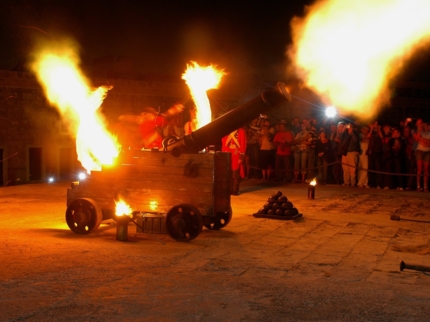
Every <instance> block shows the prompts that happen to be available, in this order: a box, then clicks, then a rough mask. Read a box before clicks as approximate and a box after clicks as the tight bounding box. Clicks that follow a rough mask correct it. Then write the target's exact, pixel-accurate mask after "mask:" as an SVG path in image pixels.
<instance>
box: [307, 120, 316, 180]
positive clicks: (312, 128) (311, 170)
mask: <svg viewBox="0 0 430 322" xmlns="http://www.w3.org/2000/svg"><path fill="white" fill-rule="evenodd" d="M308 131H309V133H310V135H311V137H312V140H311V141H310V143H309V152H308V179H309V180H312V179H313V178H315V177H316V173H317V169H316V168H315V165H316V164H315V160H316V158H315V156H316V153H315V147H316V141H317V140H318V135H317V120H316V119H310V120H309V124H308ZM309 180H308V181H309Z"/></svg>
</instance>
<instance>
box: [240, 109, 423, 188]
mask: <svg viewBox="0 0 430 322" xmlns="http://www.w3.org/2000/svg"><path fill="white" fill-rule="evenodd" d="M244 129H245V131H246V136H247V148H246V158H245V162H244V164H243V166H244V173H245V177H247V178H255V179H261V180H274V181H287V182H295V183H304V182H310V181H311V180H313V179H316V180H317V182H318V183H319V184H327V183H331V184H341V185H343V186H345V187H366V188H377V189H398V190H417V191H424V192H428V191H429V186H428V175H429V162H430V125H429V124H428V123H427V122H424V121H423V120H422V119H418V120H416V121H415V122H413V121H412V120H411V119H409V118H408V119H406V120H405V121H402V122H400V124H397V125H394V126H393V125H389V124H382V125H381V124H379V123H378V122H377V121H374V122H372V123H370V124H360V125H358V124H355V123H354V122H346V121H339V122H334V121H327V119H325V120H324V121H323V122H320V121H318V120H317V119H315V118H311V119H302V120H299V118H297V117H295V118H293V120H291V121H289V122H288V121H287V120H286V119H281V120H279V121H278V122H276V123H275V124H272V123H271V122H270V120H269V118H268V117H266V116H261V117H260V118H257V119H255V120H253V121H252V122H251V123H250V124H248V125H246V126H245V127H244Z"/></svg>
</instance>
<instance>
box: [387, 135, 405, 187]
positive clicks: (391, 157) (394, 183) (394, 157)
mask: <svg viewBox="0 0 430 322" xmlns="http://www.w3.org/2000/svg"><path fill="white" fill-rule="evenodd" d="M405 146H406V144H405V141H404V140H403V138H402V137H401V133H400V129H398V128H394V129H392V130H391V138H390V139H389V140H388V143H387V144H386V147H385V150H384V153H383V163H384V164H385V172H389V173H395V174H397V175H388V174H387V175H385V180H384V181H385V187H384V189H391V188H395V189H398V190H403V184H402V180H401V179H402V178H401V177H400V176H399V175H400V174H401V173H402V161H403V159H404V155H405Z"/></svg>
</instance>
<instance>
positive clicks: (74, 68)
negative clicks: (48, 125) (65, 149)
mask: <svg viewBox="0 0 430 322" xmlns="http://www.w3.org/2000/svg"><path fill="white" fill-rule="evenodd" d="M51 45H52V44H51ZM78 65H79V59H78V56H77V54H76V52H75V51H74V50H73V46H71V45H70V44H64V45H61V46H47V47H44V48H41V49H39V50H37V52H35V53H34V60H33V62H32V64H31V69H32V71H33V72H34V74H35V75H36V77H37V79H38V81H39V83H40V84H41V86H42V88H43V90H44V92H45V95H46V97H47V99H48V100H49V102H50V103H51V104H52V105H53V106H55V107H56V108H57V109H58V110H59V112H60V114H61V115H62V118H63V121H64V122H65V123H67V125H68V128H69V132H70V133H71V134H72V135H73V136H74V137H76V150H77V154H78V159H79V161H80V162H81V164H82V166H83V167H84V168H85V169H86V170H87V172H88V173H90V172H91V171H94V170H96V171H100V170H101V166H102V165H103V164H112V163H113V161H114V158H115V157H117V155H118V153H119V149H120V146H119V144H118V143H117V141H116V139H115V137H113V136H112V135H111V134H110V133H109V132H108V131H107V129H106V124H105V120H104V117H103V115H102V114H101V113H100V111H99V107H100V105H101V104H102V102H103V100H104V99H105V97H106V95H107V92H108V91H109V90H110V89H111V87H108V86H102V87H98V88H95V89H94V88H92V87H91V86H90V85H89V83H90V82H89V81H88V79H87V78H86V77H85V76H84V74H83V73H82V71H81V70H80V69H79V67H78Z"/></svg>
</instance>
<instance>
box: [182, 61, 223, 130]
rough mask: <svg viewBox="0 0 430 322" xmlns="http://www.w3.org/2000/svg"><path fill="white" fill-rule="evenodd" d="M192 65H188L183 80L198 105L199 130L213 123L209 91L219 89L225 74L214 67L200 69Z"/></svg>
mask: <svg viewBox="0 0 430 322" xmlns="http://www.w3.org/2000/svg"><path fill="white" fill-rule="evenodd" d="M191 63H192V64H191V65H187V70H186V71H185V73H184V74H183V75H182V79H184V80H185V82H186V83H187V85H188V87H189V89H190V92H191V96H192V98H193V100H194V104H195V105H196V118H197V129H199V128H201V127H203V126H205V125H206V124H208V123H210V122H211V121H212V111H211V106H210V103H209V98H208V95H207V91H208V90H210V89H216V88H218V85H219V83H220V82H221V78H222V77H223V76H224V75H225V73H224V71H223V70H217V69H216V67H215V66H213V65H210V66H207V67H200V66H199V64H197V63H196V62H191Z"/></svg>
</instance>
